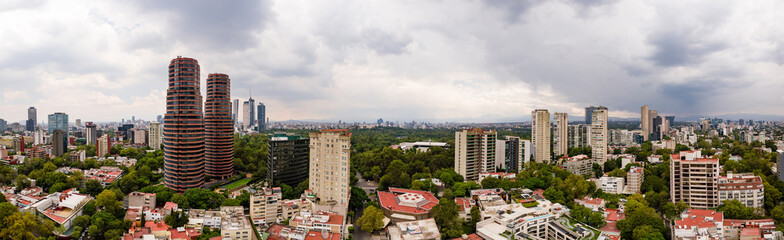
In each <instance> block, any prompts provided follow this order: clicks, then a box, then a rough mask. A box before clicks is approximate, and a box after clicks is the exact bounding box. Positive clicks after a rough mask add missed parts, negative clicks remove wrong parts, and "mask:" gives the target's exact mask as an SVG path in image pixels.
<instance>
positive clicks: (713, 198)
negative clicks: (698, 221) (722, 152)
mask: <svg viewBox="0 0 784 240" xmlns="http://www.w3.org/2000/svg"><path fill="white" fill-rule="evenodd" d="M670 178H671V180H670V201H671V202H678V201H681V200H683V201H684V202H686V203H688V204H689V206H691V207H692V208H695V209H709V208H714V207H718V206H719V204H721V202H720V201H719V186H718V185H719V184H718V179H719V159H715V158H703V157H702V153H701V152H700V151H683V152H680V154H672V155H671V160H670Z"/></svg>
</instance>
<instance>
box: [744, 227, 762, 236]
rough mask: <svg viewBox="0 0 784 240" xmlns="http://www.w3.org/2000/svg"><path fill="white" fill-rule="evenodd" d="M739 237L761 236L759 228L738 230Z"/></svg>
mask: <svg viewBox="0 0 784 240" xmlns="http://www.w3.org/2000/svg"><path fill="white" fill-rule="evenodd" d="M740 236H741V237H743V236H762V230H760V229H759V228H744V229H743V230H740Z"/></svg>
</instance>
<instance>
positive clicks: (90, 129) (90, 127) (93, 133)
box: [84, 122, 98, 145]
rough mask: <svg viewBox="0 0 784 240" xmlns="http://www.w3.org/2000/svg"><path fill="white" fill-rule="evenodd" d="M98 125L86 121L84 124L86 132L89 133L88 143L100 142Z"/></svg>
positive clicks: (95, 143)
mask: <svg viewBox="0 0 784 240" xmlns="http://www.w3.org/2000/svg"><path fill="white" fill-rule="evenodd" d="M97 128H98V126H96V125H95V124H94V123H93V122H86V123H85V124H84V132H85V133H86V134H85V135H87V136H86V137H87V145H97V144H98V129H97Z"/></svg>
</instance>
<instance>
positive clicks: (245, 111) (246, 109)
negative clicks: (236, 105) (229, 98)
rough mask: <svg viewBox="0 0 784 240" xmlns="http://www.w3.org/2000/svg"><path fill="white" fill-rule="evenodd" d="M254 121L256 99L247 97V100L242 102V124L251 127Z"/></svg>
mask: <svg viewBox="0 0 784 240" xmlns="http://www.w3.org/2000/svg"><path fill="white" fill-rule="evenodd" d="M255 122H256V101H255V100H253V98H249V99H248V101H245V102H243V103H242V125H243V126H245V127H248V128H250V127H253V124H254V123H255Z"/></svg>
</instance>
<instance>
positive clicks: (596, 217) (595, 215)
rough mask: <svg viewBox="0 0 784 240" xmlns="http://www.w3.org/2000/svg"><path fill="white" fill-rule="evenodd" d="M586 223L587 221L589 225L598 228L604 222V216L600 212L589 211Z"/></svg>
mask: <svg viewBox="0 0 784 240" xmlns="http://www.w3.org/2000/svg"><path fill="white" fill-rule="evenodd" d="M586 223H588V225H591V226H593V227H595V228H600V227H602V226H604V224H605V223H606V222H605V221H604V216H603V215H602V214H601V213H599V212H591V214H590V215H589V216H588V221H587V222H586Z"/></svg>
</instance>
